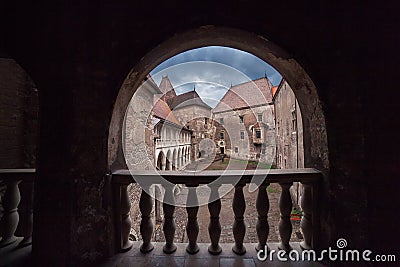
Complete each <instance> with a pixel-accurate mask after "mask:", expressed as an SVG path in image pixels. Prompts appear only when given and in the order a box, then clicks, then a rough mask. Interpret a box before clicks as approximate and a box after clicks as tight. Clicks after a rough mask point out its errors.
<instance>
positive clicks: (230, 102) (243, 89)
mask: <svg viewBox="0 0 400 267" xmlns="http://www.w3.org/2000/svg"><path fill="white" fill-rule="evenodd" d="M271 88H272V84H271V82H270V81H269V80H268V78H265V77H263V78H260V79H257V80H254V81H250V82H245V83H241V84H238V85H235V86H232V87H231V88H230V89H229V90H228V91H227V92H226V94H225V95H224V97H223V98H222V99H221V101H220V102H219V103H218V105H217V106H216V107H215V108H214V109H213V112H223V111H229V110H234V109H240V108H248V107H252V106H257V105H265V104H270V103H271V102H272V92H271Z"/></svg>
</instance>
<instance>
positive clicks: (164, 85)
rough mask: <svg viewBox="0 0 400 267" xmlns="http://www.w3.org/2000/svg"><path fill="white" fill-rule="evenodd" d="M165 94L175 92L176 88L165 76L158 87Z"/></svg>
mask: <svg viewBox="0 0 400 267" xmlns="http://www.w3.org/2000/svg"><path fill="white" fill-rule="evenodd" d="M158 87H159V88H160V90H161V92H162V93H163V94H166V93H167V92H169V91H174V93H175V90H174V87H173V86H172V84H171V81H170V80H169V78H168V76H163V77H162V79H161V82H160V86H158Z"/></svg>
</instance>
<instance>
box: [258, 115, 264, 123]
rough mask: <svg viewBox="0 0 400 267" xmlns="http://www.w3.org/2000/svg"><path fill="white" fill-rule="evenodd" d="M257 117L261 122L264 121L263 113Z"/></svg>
mask: <svg viewBox="0 0 400 267" xmlns="http://www.w3.org/2000/svg"><path fill="white" fill-rule="evenodd" d="M257 119H258V121H259V122H262V120H263V115H262V114H258V116H257Z"/></svg>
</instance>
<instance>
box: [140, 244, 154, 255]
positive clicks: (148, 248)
mask: <svg viewBox="0 0 400 267" xmlns="http://www.w3.org/2000/svg"><path fill="white" fill-rule="evenodd" d="M153 249H154V246H153V244H148V245H144V244H142V245H141V246H140V252H142V253H149V252H150V251H152V250H153Z"/></svg>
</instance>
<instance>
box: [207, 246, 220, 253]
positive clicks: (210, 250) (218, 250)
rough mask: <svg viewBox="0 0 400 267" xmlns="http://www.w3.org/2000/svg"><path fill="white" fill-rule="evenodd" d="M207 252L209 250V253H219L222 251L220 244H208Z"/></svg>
mask: <svg viewBox="0 0 400 267" xmlns="http://www.w3.org/2000/svg"><path fill="white" fill-rule="evenodd" d="M208 252H210V254H212V255H219V254H221V252H222V248H221V246H220V245H218V246H217V247H215V246H212V245H210V246H209V247H208Z"/></svg>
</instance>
